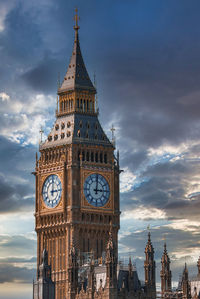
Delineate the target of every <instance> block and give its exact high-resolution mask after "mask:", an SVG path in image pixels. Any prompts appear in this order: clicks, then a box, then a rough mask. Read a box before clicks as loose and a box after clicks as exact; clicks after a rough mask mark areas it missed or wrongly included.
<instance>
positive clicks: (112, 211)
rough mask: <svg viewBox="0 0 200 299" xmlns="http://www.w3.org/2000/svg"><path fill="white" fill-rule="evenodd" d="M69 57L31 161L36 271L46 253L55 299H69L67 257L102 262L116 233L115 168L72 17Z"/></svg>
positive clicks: (116, 235)
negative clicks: (51, 119) (52, 116)
mask: <svg viewBox="0 0 200 299" xmlns="http://www.w3.org/2000/svg"><path fill="white" fill-rule="evenodd" d="M74 31H75V38H74V46H73V51H72V56H71V59H70V63H69V66H68V69H67V72H66V75H65V77H64V80H63V82H62V84H61V85H60V86H59V88H58V92H57V93H58V107H57V111H56V120H55V123H54V125H53V128H52V130H51V132H50V133H49V135H48V137H47V139H46V140H45V141H44V142H43V143H41V144H40V148H39V151H40V157H39V159H37V161H36V170H35V177H36V207H35V223H36V226H35V228H36V232H37V266H38V272H39V265H41V263H42V255H43V251H44V249H45V250H46V251H47V252H48V264H49V265H51V271H52V280H53V282H54V283H55V298H56V299H65V298H69V295H68V266H69V252H70V249H71V247H72V245H73V244H75V247H76V249H77V251H78V252H79V256H80V259H84V257H85V256H86V255H87V253H91V252H92V254H93V256H94V259H96V260H98V259H100V258H101V257H102V255H103V253H104V252H105V249H106V244H107V241H108V236H109V231H110V226H112V235H113V240H114V242H115V244H116V245H117V243H118V230H119V214H120V212H119V162H118V159H116V157H115V155H114V150H115V147H114V144H113V143H112V142H110V140H109V139H108V137H107V136H106V134H105V133H104V131H103V129H102V127H101V124H100V122H99V120H98V109H97V107H96V101H95V98H96V88H95V87H94V85H93V83H92V81H91V80H90V77H89V75H88V72H87V69H86V67H85V64H84V61H83V57H82V54H81V49H80V43H79V26H78V16H77V14H76V15H75V26H74Z"/></svg>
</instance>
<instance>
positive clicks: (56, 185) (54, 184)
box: [42, 174, 62, 208]
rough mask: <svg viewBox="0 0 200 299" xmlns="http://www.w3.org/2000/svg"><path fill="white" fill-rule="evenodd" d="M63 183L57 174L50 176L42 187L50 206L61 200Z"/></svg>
mask: <svg viewBox="0 0 200 299" xmlns="http://www.w3.org/2000/svg"><path fill="white" fill-rule="evenodd" d="M61 193H62V185H61V181H60V179H59V177H58V176H57V175H55V174H52V175H50V176H48V177H47V178H46V180H45V182H44V184H43V187H42V196H43V200H44V203H45V205H46V206H47V207H49V208H54V207H56V206H57V205H58V203H59V202H60V198H61Z"/></svg>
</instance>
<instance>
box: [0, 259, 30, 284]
mask: <svg viewBox="0 0 200 299" xmlns="http://www.w3.org/2000/svg"><path fill="white" fill-rule="evenodd" d="M34 276H35V270H34V269H28V268H26V267H16V266H13V265H9V264H7V263H6V264H1V263H0V283H5V282H16V281H17V282H21V283H32V281H33V277H34Z"/></svg>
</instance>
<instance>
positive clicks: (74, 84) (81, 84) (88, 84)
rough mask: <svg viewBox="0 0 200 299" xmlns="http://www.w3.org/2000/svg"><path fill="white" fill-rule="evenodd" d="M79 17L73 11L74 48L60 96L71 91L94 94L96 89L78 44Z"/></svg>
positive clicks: (59, 89) (76, 12)
mask: <svg viewBox="0 0 200 299" xmlns="http://www.w3.org/2000/svg"><path fill="white" fill-rule="evenodd" d="M79 19H80V18H79V16H78V10H77V8H76V9H75V17H74V20H75V25H74V30H75V39H74V47H73V51H72V56H71V60H70V63H69V66H68V69H67V72H66V75H65V77H64V80H63V82H62V84H61V86H60V88H58V94H62V93H64V92H66V91H73V90H88V91H91V92H92V93H94V94H95V93H96V89H95V87H94V85H93V84H92V81H91V80H90V77H89V75H88V72H87V69H86V67H85V64H84V61H83V57H82V54H81V48H80V43H79V35H78V30H79V28H80V27H79V25H78V21H79Z"/></svg>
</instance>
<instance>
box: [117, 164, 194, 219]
mask: <svg viewBox="0 0 200 299" xmlns="http://www.w3.org/2000/svg"><path fill="white" fill-rule="evenodd" d="M198 173H199V163H197V162H195V161H194V162H192V161H190V160H187V159H182V160H178V161H176V162H171V161H166V162H162V163H156V164H155V165H152V166H149V167H148V168H147V169H146V170H144V171H143V172H142V173H141V175H140V177H141V179H144V178H146V180H143V182H141V183H140V184H139V185H138V186H137V187H135V188H134V189H133V190H132V191H129V192H126V193H124V194H122V195H121V204H122V210H130V208H132V209H134V208H137V207H139V206H140V207H149V208H150V207H151V208H158V209H161V210H162V211H164V212H165V213H166V217H167V218H168V219H182V218H185V219H193V220H198V213H199V209H200V196H199V194H196V195H194V196H192V198H191V199H189V197H188V190H189V189H190V188H191V186H192V185H195V187H196V186H199V184H197V183H196V182H195V183H193V177H196V176H198ZM199 187H200V186H199ZM152 217H153V218H154V216H153V215H152Z"/></svg>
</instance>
